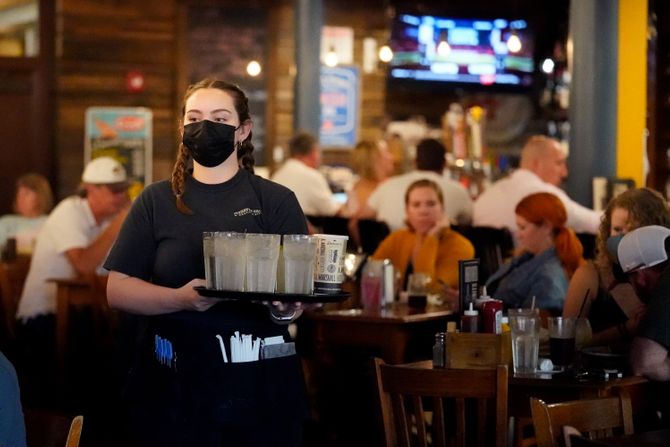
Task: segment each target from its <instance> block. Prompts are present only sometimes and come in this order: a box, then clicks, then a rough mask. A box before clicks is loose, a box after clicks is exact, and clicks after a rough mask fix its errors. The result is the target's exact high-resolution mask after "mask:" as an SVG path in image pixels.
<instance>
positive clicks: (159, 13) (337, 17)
mask: <svg viewBox="0 0 670 447" xmlns="http://www.w3.org/2000/svg"><path fill="white" fill-rule="evenodd" d="M298 3H299V2H297V1H295V2H294V1H291V0H279V1H269V0H268V1H265V0H251V1H247V2H245V3H243V4H241V3H239V2H233V1H231V0H218V1H214V0H211V1H206V2H196V1H183V0H146V1H143V2H135V1H130V0H114V1H112V0H106V1H93V0H60V1H58V2H53V1H50V0H0V56H2V57H0V104H2V106H3V109H4V113H3V117H4V118H3V119H2V120H0V139H1V141H2V157H3V158H2V160H3V163H1V164H0V214H4V213H6V212H9V210H10V207H11V200H12V195H13V182H14V180H15V178H16V177H17V176H18V175H20V174H21V173H23V172H26V171H38V172H41V173H44V174H46V175H47V176H48V177H49V179H50V180H51V181H52V184H53V186H54V188H55V191H56V194H57V196H58V197H64V196H66V195H68V194H69V193H71V192H73V191H74V190H75V189H76V187H77V184H78V180H79V173H80V172H81V169H82V166H83V163H84V159H83V153H84V125H85V123H84V116H85V111H86V109H87V108H88V107H92V106H126V107H137V106H141V107H147V108H149V109H151V111H152V112H153V178H154V180H157V179H162V178H166V177H167V176H169V173H170V172H171V167H172V163H173V160H174V155H175V153H176V149H177V139H178V120H179V112H178V108H179V104H180V101H181V95H182V93H183V91H184V89H185V87H186V85H187V84H188V83H190V82H192V81H194V80H197V79H199V78H202V77H203V76H205V75H215V76H217V77H222V78H225V79H229V80H232V81H234V82H238V83H239V84H240V85H241V86H242V87H243V88H244V89H245V90H247V91H248V92H249V93H250V98H251V102H252V109H253V110H252V111H253V113H254V118H255V129H254V135H255V139H254V140H255V144H256V146H257V148H258V149H259V151H258V153H257V157H258V158H259V162H260V163H259V164H267V165H270V166H271V165H272V164H273V163H275V162H276V161H278V160H280V159H281V157H282V155H283V154H282V153H281V151H276V150H275V148H277V147H279V148H282V147H285V145H286V141H287V140H288V138H289V137H290V136H291V135H292V133H293V132H294V122H295V120H294V118H295V117H294V113H293V112H294V99H295V92H294V82H295V79H296V55H295V47H296V45H295V41H294V35H295V29H296V24H295V22H294V8H295V7H296V5H297V4H298ZM405 12H409V13H418V14H426V15H435V16H438V17H457V18H470V19H478V18H496V17H502V18H506V19H516V18H519V19H524V20H526V21H527V22H528V24H529V29H530V31H531V33H532V34H531V36H532V43H531V44H532V45H533V60H534V62H535V65H536V69H535V71H534V73H533V77H532V82H531V84H530V85H528V86H525V87H517V88H507V87H504V86H502V87H501V86H495V85H490V86H482V85H473V84H470V85H467V84H460V83H445V82H420V81H419V82H416V81H415V82H411V81H407V82H400V81H398V80H393V79H391V78H390V77H389V76H388V66H387V65H386V64H385V63H382V62H378V61H377V62H376V63H375V64H374V67H373V68H372V69H363V70H361V75H360V91H359V96H360V99H359V104H360V109H359V117H360V118H359V119H360V121H359V129H358V135H357V137H358V139H365V138H368V139H369V138H378V137H379V136H381V132H382V131H383V130H384V128H385V127H386V126H387V124H388V123H389V122H391V121H396V120H408V119H409V120H415V119H416V117H420V118H419V122H421V120H425V122H426V123H427V124H428V125H429V126H434V127H436V128H439V127H440V126H441V119H442V117H443V115H444V114H445V112H446V111H447V110H448V108H449V105H450V104H452V103H454V102H458V103H460V104H461V105H463V106H464V107H466V108H467V107H470V106H472V105H479V106H482V107H483V108H484V110H485V111H486V114H487V115H486V121H485V133H484V138H485V145H484V146H485V147H486V148H488V149H489V151H488V152H487V154H486V156H485V158H486V160H488V161H490V162H491V166H492V167H493V168H495V167H496V162H497V160H498V159H499V156H500V155H506V154H514V153H517V152H518V150H519V148H520V146H521V144H522V142H523V140H524V139H525V138H526V137H527V136H528V135H530V134H532V133H536V132H539V133H549V134H553V135H556V136H557V137H559V138H566V133H567V130H568V126H566V123H568V109H567V103H566V100H567V98H568V92H569V88H570V77H569V73H567V72H568V70H567V68H568V67H567V44H568V31H569V25H568V18H569V2H568V1H567V0H558V1H552V2H533V1H530V0H507V1H494V0H479V1H467V0H453V1H449V2H439V1H423V2H407V1H402V0H370V1H365V2H360V1H353V0H337V1H336V0H323V25H324V26H328V27H349V28H350V29H351V30H353V61H352V62H353V63H352V64H351V65H354V66H357V67H359V68H360V67H362V66H363V65H364V60H363V59H364V49H363V47H364V45H365V44H364V40H365V39H366V38H367V39H369V38H372V39H374V42H375V44H376V45H377V47H381V46H382V45H384V44H385V43H388V42H389V40H390V38H391V29H392V26H393V23H394V18H395V17H397V16H398V14H401V13H405ZM649 17H650V19H649V33H648V37H649V41H648V55H647V56H648V57H647V58H646V60H647V65H648V67H647V68H648V71H647V73H648V76H647V80H648V84H647V86H648V88H647V91H648V95H647V96H648V98H647V105H646V108H647V128H648V129H649V140H648V147H649V158H650V165H651V172H650V175H649V178H648V182H649V183H650V184H651V185H652V186H655V187H656V188H657V189H659V190H661V191H664V192H665V186H666V177H667V174H668V168H667V165H668V161H667V155H666V150H667V145H668V143H670V134H668V132H667V131H666V130H664V129H665V128H667V126H665V124H666V123H665V121H666V120H668V117H667V108H668V107H669V103H668V92H667V90H668V86H669V85H670V83H669V82H667V80H666V79H667V76H668V67H669V66H670V59H669V58H668V43H667V42H665V40H668V38H667V37H664V35H663V33H661V32H658V33H657V32H656V28H657V23H658V24H659V25H658V28H659V29H668V27H667V26H666V27H663V26H662V25H663V24H664V23H666V22H667V21H668V17H670V13H669V12H668V6H666V5H665V4H664V2H660V1H659V2H655V1H651V2H650V4H649ZM546 58H551V59H552V60H553V61H554V64H555V65H554V70H553V71H552V72H550V73H546V72H544V71H543V70H542V68H541V67H542V64H543V61H544V60H545V59H546ZM251 60H256V61H258V62H259V63H260V66H261V67H262V69H261V72H260V74H259V75H257V76H256V77H250V76H249V75H248V74H247V71H246V69H247V64H248V62H249V61H251ZM324 161H325V163H329V164H347V163H348V161H349V151H347V150H328V148H327V147H326V148H325V156H324ZM466 167H468V166H467V165H466ZM493 173H494V174H495V170H494V171H493Z"/></svg>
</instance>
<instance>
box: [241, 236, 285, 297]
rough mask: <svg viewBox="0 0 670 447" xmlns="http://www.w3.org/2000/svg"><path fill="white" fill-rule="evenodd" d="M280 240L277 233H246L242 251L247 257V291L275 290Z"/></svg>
mask: <svg viewBox="0 0 670 447" xmlns="http://www.w3.org/2000/svg"><path fill="white" fill-rule="evenodd" d="M280 240H281V236H280V235H278V234H260V233H247V234H246V237H245V250H244V252H245V253H246V258H247V262H246V264H247V272H246V291H247V292H274V291H275V286H276V284H277V260H278V259H279V242H280Z"/></svg>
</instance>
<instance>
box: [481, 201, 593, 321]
mask: <svg viewBox="0 0 670 447" xmlns="http://www.w3.org/2000/svg"><path fill="white" fill-rule="evenodd" d="M515 214H516V224H517V227H518V231H517V237H518V247H517V250H518V251H519V252H520V254H519V255H518V256H517V257H515V258H513V259H512V260H511V261H510V262H509V263H508V264H505V265H503V266H502V267H501V268H500V269H499V270H498V271H497V272H496V273H494V274H493V275H492V276H491V277H490V278H489V279H488V281H487V282H486V287H487V289H488V291H489V293H490V294H491V295H492V296H493V297H494V298H497V299H499V300H502V301H503V302H504V303H505V306H506V307H508V308H519V307H530V306H531V302H532V300H533V297H535V306H536V307H539V308H540V309H546V310H549V311H550V312H552V313H554V314H560V313H561V311H562V309H563V300H564V298H565V293H566V291H567V289H568V281H569V279H570V277H571V276H572V274H573V272H574V271H575V270H576V269H577V267H579V265H580V264H581V263H582V262H583V261H584V260H583V258H582V252H583V249H582V244H581V243H580V242H579V239H577V236H576V235H575V233H574V231H572V230H570V229H568V228H566V227H565V222H566V219H567V216H566V211H565V207H564V206H563V203H562V202H561V200H560V199H559V198H558V197H556V196H555V195H553V194H550V193H548V192H538V193H535V194H531V195H529V196H526V197H525V198H523V199H522V200H521V201H520V202H519V203H518V204H517V206H516V209H515Z"/></svg>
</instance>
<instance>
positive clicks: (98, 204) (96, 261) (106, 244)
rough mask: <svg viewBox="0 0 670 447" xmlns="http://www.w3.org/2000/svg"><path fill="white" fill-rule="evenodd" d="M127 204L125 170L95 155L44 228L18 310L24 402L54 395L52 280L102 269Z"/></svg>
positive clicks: (40, 402)
mask: <svg viewBox="0 0 670 447" xmlns="http://www.w3.org/2000/svg"><path fill="white" fill-rule="evenodd" d="M129 205H130V199H129V197H128V181H127V177H126V171H125V169H124V168H123V166H122V165H121V164H120V163H119V162H117V161H116V160H114V159H113V158H111V157H98V158H96V159H94V160H92V161H90V162H89V163H88V164H87V165H86V168H85V169H84V172H83V174H82V177H81V186H80V191H79V194H78V195H73V196H70V197H67V198H65V199H63V200H62V201H61V202H60V203H59V204H58V205H57V206H56V208H54V210H53V211H52V212H51V214H50V215H49V217H48V218H47V220H46V222H45V223H44V225H43V226H42V229H41V230H40V232H39V235H38V236H37V243H36V244H35V250H34V253H33V256H32V261H31V263H30V270H29V271H28V276H27V277H26V282H25V286H24V288H23V293H22V294H21V298H20V299H19V304H18V309H17V313H16V318H17V319H18V320H20V324H19V328H18V331H17V339H18V342H19V345H20V346H19V351H20V355H21V356H22V359H21V361H20V362H19V365H20V366H21V368H20V370H19V373H20V374H21V373H22V375H23V377H24V380H23V382H26V381H27V383H28V386H25V387H24V388H23V390H24V398H25V399H27V402H30V403H32V404H34V405H43V404H47V405H50V404H52V403H53V402H50V399H54V398H55V397H56V395H55V394H54V393H55V391H56V390H57V388H56V387H55V385H54V384H52V383H50V382H49V381H50V380H53V375H54V373H53V372H52V371H50V370H49V368H53V367H54V361H55V339H54V334H55V328H56V311H57V301H56V294H57V286H56V284H55V283H54V282H52V281H50V279H52V278H75V277H77V276H87V275H93V274H94V273H95V272H96V271H100V270H101V265H102V263H103V262H104V260H105V258H106V257H107V252H108V251H109V249H110V247H111V246H112V244H113V243H114V240H115V239H116V235H117V234H118V232H119V229H120V228H121V224H122V223H123V220H124V219H125V217H126V214H127V213H128V207H129Z"/></svg>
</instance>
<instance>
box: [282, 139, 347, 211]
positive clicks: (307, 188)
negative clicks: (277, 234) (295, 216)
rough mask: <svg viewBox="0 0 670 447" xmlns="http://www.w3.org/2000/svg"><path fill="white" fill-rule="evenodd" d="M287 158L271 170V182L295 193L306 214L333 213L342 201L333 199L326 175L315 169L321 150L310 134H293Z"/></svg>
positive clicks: (319, 162)
mask: <svg viewBox="0 0 670 447" xmlns="http://www.w3.org/2000/svg"><path fill="white" fill-rule="evenodd" d="M288 149H289V155H290V156H291V158H289V159H288V160H286V161H285V162H284V164H283V165H282V166H281V167H280V168H279V169H278V170H277V172H275V173H274V175H273V176H272V181H275V182H277V183H279V184H281V185H284V186H286V187H287V188H288V189H290V190H291V191H293V192H294V193H295V196H296V197H297V199H298V203H300V206H301V207H302V211H303V212H304V213H305V214H306V215H307V216H333V215H335V214H338V213H339V211H340V209H341V208H342V204H341V203H339V202H337V201H336V200H335V196H334V195H333V193H332V191H331V190H330V187H329V186H328V182H327V181H326V178H325V177H324V176H323V174H321V173H320V172H319V171H318V170H317V168H318V167H319V166H320V165H321V150H320V149H319V145H318V143H317V141H316V138H314V137H313V136H312V135H310V134H309V133H306V132H300V133H298V134H296V135H295V136H294V137H293V138H291V140H290V141H289V143H288Z"/></svg>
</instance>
